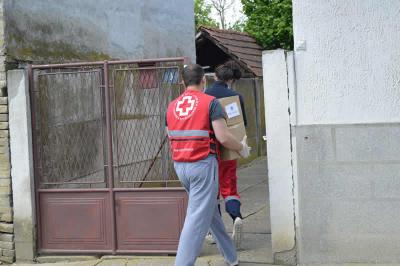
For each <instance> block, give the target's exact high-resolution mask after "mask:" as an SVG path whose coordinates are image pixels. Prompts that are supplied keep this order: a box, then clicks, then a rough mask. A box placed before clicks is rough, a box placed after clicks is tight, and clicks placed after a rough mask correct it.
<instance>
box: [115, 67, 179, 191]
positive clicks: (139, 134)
mask: <svg viewBox="0 0 400 266" xmlns="http://www.w3.org/2000/svg"><path fill="white" fill-rule="evenodd" d="M179 67H180V65H179V64H178V63H171V62H170V63H157V64H150V65H149V64H147V65H138V64H131V65H116V66H113V68H112V69H111V71H110V75H111V78H110V79H111V80H112V82H113V84H114V90H113V117H114V123H113V127H114V128H113V130H114V134H113V135H114V138H113V147H114V165H115V171H114V181H115V182H114V185H115V187H146V186H168V185H171V184H172V183H169V182H168V181H172V180H177V177H176V174H175V171H174V169H173V165H172V160H171V158H170V153H169V147H168V140H167V138H166V131H165V112H166V109H167V107H168V104H169V102H171V101H172V100H173V99H174V98H176V97H177V96H178V95H179V94H180V92H181V90H182V86H181V85H180V82H181V80H180V72H179Z"/></svg>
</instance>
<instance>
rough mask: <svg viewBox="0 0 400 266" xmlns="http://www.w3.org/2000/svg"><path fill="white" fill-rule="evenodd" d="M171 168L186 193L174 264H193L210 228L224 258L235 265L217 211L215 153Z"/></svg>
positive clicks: (235, 259)
mask: <svg viewBox="0 0 400 266" xmlns="http://www.w3.org/2000/svg"><path fill="white" fill-rule="evenodd" d="M174 167H175V171H176V173H177V175H178V177H179V180H180V181H181V183H182V185H183V186H184V188H185V189H186V191H187V193H188V195H189V202H188V208H187V212H186V219H185V223H184V226H183V230H182V233H181V237H180V239H179V246H178V253H177V255H176V261H175V265H176V266H193V265H194V263H195V261H196V258H197V256H198V255H199V254H200V251H201V247H202V244H203V242H204V239H205V236H206V234H207V232H208V231H209V230H210V231H211V233H212V235H213V238H214V239H215V241H216V242H217V245H218V249H219V251H220V252H221V254H222V256H223V257H224V258H225V261H226V262H227V263H228V264H230V265H236V264H237V263H238V262H237V254H236V249H235V247H234V244H233V242H232V239H231V238H230V236H229V235H228V234H227V233H226V230H225V226H224V223H223V222H222V218H221V215H220V214H219V211H218V199H217V196H218V193H219V191H218V162H217V159H216V157H215V156H213V155H210V156H208V157H207V158H206V159H203V160H200V161H197V162H191V163H188V162H175V163H174Z"/></svg>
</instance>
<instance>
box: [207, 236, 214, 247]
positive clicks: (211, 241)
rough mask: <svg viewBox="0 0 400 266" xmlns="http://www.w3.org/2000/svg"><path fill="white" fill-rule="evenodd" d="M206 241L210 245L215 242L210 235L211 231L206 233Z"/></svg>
mask: <svg viewBox="0 0 400 266" xmlns="http://www.w3.org/2000/svg"><path fill="white" fill-rule="evenodd" d="M206 242H207V243H208V244H210V245H213V244H215V240H214V238H213V236H212V234H211V233H208V234H207V235H206Z"/></svg>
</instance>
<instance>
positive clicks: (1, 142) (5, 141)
mask: <svg viewBox="0 0 400 266" xmlns="http://www.w3.org/2000/svg"><path fill="white" fill-rule="evenodd" d="M2 131H4V130H0V134H1V132H2ZM9 144H10V142H9V139H8V137H4V138H2V137H0V146H5V145H9Z"/></svg>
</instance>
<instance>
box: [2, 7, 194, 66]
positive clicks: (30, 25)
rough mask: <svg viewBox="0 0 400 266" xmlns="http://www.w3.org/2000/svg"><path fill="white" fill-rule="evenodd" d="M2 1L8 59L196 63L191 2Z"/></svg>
mask: <svg viewBox="0 0 400 266" xmlns="http://www.w3.org/2000/svg"><path fill="white" fill-rule="evenodd" d="M4 1H5V10H6V47H7V53H8V56H9V58H10V60H17V61H25V60H29V61H36V62H37V61H38V62H41V61H44V62H60V61H76V60H91V61H93V60H103V59H110V58H113V59H142V58H158V57H175V56H187V57H189V58H190V59H191V60H192V61H195V45H194V39H195V32H194V7H193V1H187V0H169V1H164V0H152V1H141V0H119V1H107V0H85V1H80V0H58V1H51V0H36V1H30V0H18V1H13V0H4Z"/></svg>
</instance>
